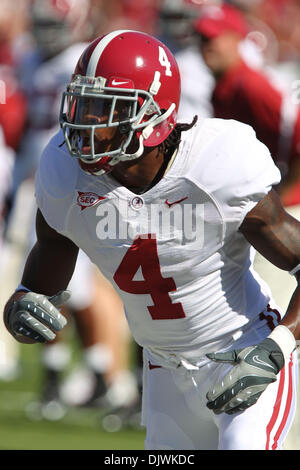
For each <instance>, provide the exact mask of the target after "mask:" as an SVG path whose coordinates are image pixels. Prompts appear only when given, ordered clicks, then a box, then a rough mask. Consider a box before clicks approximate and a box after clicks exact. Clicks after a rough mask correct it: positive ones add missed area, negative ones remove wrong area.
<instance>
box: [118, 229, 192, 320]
mask: <svg viewBox="0 0 300 470" xmlns="http://www.w3.org/2000/svg"><path fill="white" fill-rule="evenodd" d="M148 237H149V238H141V237H140V236H139V237H136V238H135V240H134V242H133V244H132V245H131V247H130V248H129V249H128V251H127V252H126V254H125V256H124V258H123V260H122V262H121V264H120V266H119V267H118V269H117V271H116V273H115V275H114V280H115V282H116V284H117V285H118V286H119V288H120V289H122V290H123V291H125V292H128V293H130V294H137V295H139V294H149V295H151V297H152V300H153V304H154V305H151V306H148V307H147V308H148V310H149V312H150V315H151V317H152V319H153V320H171V319H176V318H184V317H185V313H184V310H183V308H182V305H181V303H174V304H173V303H172V301H171V299H170V296H169V292H172V291H175V290H176V284H175V282H174V279H173V278H171V277H162V274H161V270H160V265H159V259H158V254H157V243H156V238H150V235H148ZM139 268H141V270H142V273H143V276H144V280H142V281H135V280H133V278H134V276H135V274H136V272H137V271H138V269H139Z"/></svg>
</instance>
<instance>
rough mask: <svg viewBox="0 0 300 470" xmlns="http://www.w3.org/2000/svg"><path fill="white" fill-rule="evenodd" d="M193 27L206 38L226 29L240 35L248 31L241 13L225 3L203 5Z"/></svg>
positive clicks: (217, 34)
mask: <svg viewBox="0 0 300 470" xmlns="http://www.w3.org/2000/svg"><path fill="white" fill-rule="evenodd" d="M194 29H195V31H196V32H197V33H200V34H203V36H206V37H208V38H216V37H218V36H220V34H222V33H225V32H226V31H233V32H235V33H238V34H239V35H240V36H242V37H244V36H246V34H247V33H248V27H247V23H246V21H245V19H244V17H243V15H242V13H240V11H239V10H237V9H236V8H234V7H232V6H230V5H226V4H224V5H222V6H217V5H210V6H207V7H203V10H202V12H201V16H200V18H198V19H197V20H196V21H195V23H194Z"/></svg>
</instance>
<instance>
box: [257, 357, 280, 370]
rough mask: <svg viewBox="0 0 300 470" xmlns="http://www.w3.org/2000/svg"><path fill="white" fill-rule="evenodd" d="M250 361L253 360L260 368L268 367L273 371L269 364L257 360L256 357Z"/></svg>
mask: <svg viewBox="0 0 300 470" xmlns="http://www.w3.org/2000/svg"><path fill="white" fill-rule="evenodd" d="M252 360H253V362H255V363H256V364H259V365H261V366H266V367H269V368H270V369H272V370H275V369H274V367H272V366H271V365H270V364H268V363H267V362H265V361H262V360H261V359H259V357H258V356H253V357H252Z"/></svg>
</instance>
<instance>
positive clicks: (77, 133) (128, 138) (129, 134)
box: [60, 72, 175, 174]
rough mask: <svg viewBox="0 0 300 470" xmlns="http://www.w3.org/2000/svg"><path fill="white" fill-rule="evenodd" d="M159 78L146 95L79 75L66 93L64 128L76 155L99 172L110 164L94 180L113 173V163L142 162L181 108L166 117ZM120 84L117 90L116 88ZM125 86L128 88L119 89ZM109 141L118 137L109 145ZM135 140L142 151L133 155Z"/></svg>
mask: <svg viewBox="0 0 300 470" xmlns="http://www.w3.org/2000/svg"><path fill="white" fill-rule="evenodd" d="M159 78H160V74H159V72H156V73H155V76H154V80H153V83H152V85H151V87H150V90H149V91H145V90H138V89H135V88H134V84H133V82H132V81H131V80H128V79H121V78H112V79H110V80H109V81H108V84H109V86H105V84H106V82H107V80H106V79H105V78H103V77H96V78H93V77H86V76H81V75H76V76H75V77H74V79H73V80H72V82H71V83H70V84H69V85H68V87H67V91H66V92H64V93H63V98H62V104H61V110H60V125H61V127H62V130H63V133H64V138H65V142H66V145H67V148H68V150H69V153H70V155H71V156H72V157H75V158H78V159H80V160H81V161H83V162H84V163H86V164H95V163H97V162H99V168H101V160H102V161H103V163H105V164H106V165H105V169H103V170H102V169H99V171H97V172H93V173H94V174H103V173H107V172H108V168H107V161H108V160H109V168H110V167H113V166H114V165H116V164H117V163H119V162H122V161H128V160H134V159H136V158H138V157H140V156H141V155H142V153H143V151H144V140H146V139H147V138H148V137H149V136H150V135H151V133H152V132H153V128H154V126H156V125H158V124H159V123H161V122H162V121H164V120H165V119H166V118H167V117H169V116H170V114H171V113H172V112H173V111H174V107H175V105H174V106H173V105H171V106H170V108H169V110H167V112H166V113H163V112H162V111H161V110H160V108H159V106H158V104H157V103H156V102H155V99H154V96H155V94H156V93H157V92H158V90H159V86H160V81H159ZM115 84H117V85H118V87H117V88H116V87H114V86H113V85H115ZM122 84H125V85H126V88H119V86H120V85H122ZM111 85H112V86H111ZM105 129H106V131H105ZM99 130H101V132H99ZM114 130H115V132H113V131H114ZM99 135H100V136H101V139H100V142H99V139H98V136H99ZM105 135H111V136H114V137H113V138H111V141H110V142H108V140H106V138H105ZM134 135H137V136H138V139H139V145H138V149H137V150H136V151H135V152H133V153H128V152H129V145H130V143H131V142H132V139H133V137H134ZM101 140H102V144H101ZM105 145H106V147H105V148H103V146H105ZM101 146H102V148H101ZM114 146H115V148H113V147H114ZM110 169H112V168H110Z"/></svg>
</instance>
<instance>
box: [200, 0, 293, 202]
mask: <svg viewBox="0 0 300 470" xmlns="http://www.w3.org/2000/svg"><path fill="white" fill-rule="evenodd" d="M195 31H196V33H197V34H198V36H199V39H200V41H199V44H200V49H201V53H202V56H203V58H204V61H205V63H206V65H207V66H208V68H209V69H210V70H211V72H212V73H213V75H214V77H215V79H216V86H215V89H214V91H213V95H212V105H213V110H214V116H215V117H218V118H223V119H235V120H237V121H241V122H244V123H246V124H249V125H251V126H252V127H253V128H254V129H255V131H256V134H257V137H258V138H259V139H260V140H261V141H262V142H263V143H264V144H265V145H266V146H267V147H268V148H269V150H270V152H271V154H272V156H273V158H274V161H275V163H276V164H277V166H278V167H279V168H280V170H281V173H282V178H283V183H282V184H281V185H280V187H279V188H278V190H279V193H280V196H281V199H282V202H283V204H284V205H286V206H287V205H295V204H300V108H299V106H298V105H296V104H293V102H292V100H291V98H290V97H287V96H285V95H284V94H283V93H282V92H281V91H279V90H278V89H277V88H275V86H274V85H273V84H272V83H271V82H270V79H269V78H267V76H266V75H265V74H264V73H263V71H261V70H257V69H252V68H250V67H249V66H248V65H246V63H245V62H244V61H243V59H242V58H241V56H240V53H239V43H240V41H241V40H242V39H243V38H244V37H245V36H246V35H247V32H248V29H247V24H246V22H245V20H244V17H243V15H242V14H241V13H240V12H239V11H238V10H237V9H236V8H234V7H232V6H229V5H226V4H224V5H223V6H221V7H217V6H214V7H212V8H209V7H207V8H205V9H204V10H203V14H202V15H201V17H200V18H199V19H198V20H197V21H196V23H195Z"/></svg>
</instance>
